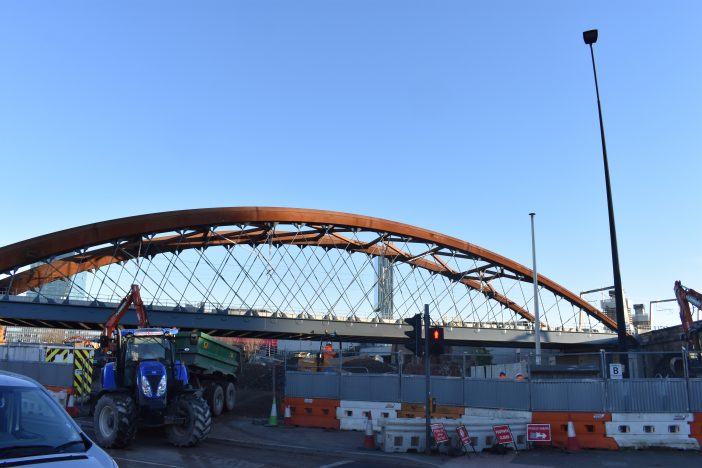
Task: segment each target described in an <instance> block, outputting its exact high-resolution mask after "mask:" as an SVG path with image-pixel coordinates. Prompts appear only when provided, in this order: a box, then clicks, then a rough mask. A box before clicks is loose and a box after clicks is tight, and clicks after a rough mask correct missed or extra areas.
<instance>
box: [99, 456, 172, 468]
mask: <svg viewBox="0 0 702 468" xmlns="http://www.w3.org/2000/svg"><path fill="white" fill-rule="evenodd" d="M112 458H114V459H115V460H123V461H127V462H133V463H143V464H144V465H153V466H167V467H169V468H185V467H184V466H183V465H166V464H163V463H155V462H148V461H144V460H134V459H133V458H121V457H112Z"/></svg>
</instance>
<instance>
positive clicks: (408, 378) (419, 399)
mask: <svg viewBox="0 0 702 468" xmlns="http://www.w3.org/2000/svg"><path fill="white" fill-rule="evenodd" d="M425 388H426V380H425V379H424V376H423V375H403V376H402V395H401V399H400V401H401V402H402V403H418V404H422V405H423V404H424V402H425V401H426V398H427V397H426V394H425V392H426V390H425Z"/></svg>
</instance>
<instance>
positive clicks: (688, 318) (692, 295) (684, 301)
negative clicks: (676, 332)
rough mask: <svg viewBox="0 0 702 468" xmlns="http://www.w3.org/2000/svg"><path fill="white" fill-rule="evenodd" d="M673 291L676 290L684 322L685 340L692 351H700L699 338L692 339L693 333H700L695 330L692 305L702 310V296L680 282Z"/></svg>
mask: <svg viewBox="0 0 702 468" xmlns="http://www.w3.org/2000/svg"><path fill="white" fill-rule="evenodd" d="M673 289H674V290H675V298H676V299H677V300H678V306H679V307H680V320H681V322H682V326H683V332H684V334H685V339H686V340H687V342H688V343H689V346H690V349H691V350H693V351H700V343H699V338H697V337H696V338H695V339H692V337H691V334H692V333H691V332H697V333H699V330H693V323H694V320H693V318H692V311H691V310H690V304H692V305H693V306H695V307H697V308H698V309H702V294H700V293H698V292H697V291H695V290H694V289H690V288H686V287H685V286H683V285H682V283H681V282H680V281H676V282H675V286H674V288H673Z"/></svg>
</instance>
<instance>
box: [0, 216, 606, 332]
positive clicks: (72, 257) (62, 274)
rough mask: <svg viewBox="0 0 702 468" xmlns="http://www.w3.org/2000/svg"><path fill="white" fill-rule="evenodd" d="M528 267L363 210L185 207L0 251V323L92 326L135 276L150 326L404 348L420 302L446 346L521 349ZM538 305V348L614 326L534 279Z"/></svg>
mask: <svg viewBox="0 0 702 468" xmlns="http://www.w3.org/2000/svg"><path fill="white" fill-rule="evenodd" d="M532 275H533V272H532V270H530V269H529V268H527V267H525V266H523V265H521V264H519V263H517V262H515V261H513V260H510V259H508V258H506V257H504V256H501V255H499V254H497V253H494V252H491V251H489V250H487V249H484V248H482V247H479V246H476V245H474V244H470V243H468V242H465V241H462V240H459V239H456V238H454V237H450V236H446V235H443V234H440V233H437V232H433V231H430V230H426V229H422V228H418V227H414V226H409V225H406V224H401V223H397V222H393V221H388V220H384V219H378V218H372V217H368V216H361V215H354V214H347V213H339V212H332V211H321V210H311V209H294V208H270V207H234V208H211V209H199V210H183V211H172V212H164V213H155V214H148V215H141V216H133V217H128V218H121V219H115V220H110V221H104V222H99V223H95V224H89V225H85V226H80V227H76V228H72V229H67V230H63V231H59V232H55V233H51V234H47V235H43V236H40V237H36V238H33V239H28V240H25V241H21V242H18V243H16V244H12V245H8V246H5V247H2V248H0V296H1V299H2V300H0V323H3V324H5V325H25V326H26V325H29V326H58V327H65V328H85V329H95V328H98V327H99V324H100V323H102V322H103V321H104V318H105V317H106V316H107V314H109V312H110V310H111V308H112V307H113V305H114V304H115V303H117V302H119V300H120V299H121V298H122V297H123V296H124V295H125V294H126V293H127V291H128V289H129V286H130V285H131V284H132V283H136V284H139V285H140V286H141V291H142V297H143V299H144V302H145V304H147V306H148V308H149V309H150V316H151V318H152V322H154V323H158V322H159V321H163V322H164V323H163V325H177V326H180V327H182V328H192V329H203V330H206V331H208V332H211V333H214V334H218V335H231V336H252V337H280V338H284V337H299V338H311V337H317V336H320V335H321V334H323V333H328V332H337V333H339V334H340V335H343V336H347V337H349V338H353V339H357V340H359V341H364V340H365V341H386V342H401V341H402V339H404V334H403V325H402V323H403V318H406V317H409V316H412V315H414V314H415V313H417V312H420V311H421V310H422V309H423V304H429V306H430V311H431V317H432V321H433V322H435V323H436V324H439V325H444V326H446V327H448V329H447V333H446V338H447V339H448V340H450V341H454V342H457V343H458V342H464V343H472V342H485V341H488V342H495V343H496V342H505V341H507V342H521V343H527V342H530V341H533V337H532V333H533V328H534V326H533V322H534V315H533V311H532V304H533V276H532ZM57 286H58V287H57ZM538 299H539V304H540V310H541V321H542V330H543V331H544V334H543V336H544V338H545V340H544V341H545V345H547V346H548V345H549V343H551V344H553V345H557V344H559V343H590V342H598V343H600V342H602V341H603V340H604V339H609V338H611V337H612V336H613V335H612V334H611V331H612V330H616V322H614V320H612V319H611V318H610V317H608V316H607V315H605V314H604V313H603V312H601V311H600V310H598V309H597V308H595V307H594V306H593V305H592V304H590V303H589V302H587V301H584V300H583V299H582V298H581V297H579V296H578V295H576V294H574V293H572V292H571V291H569V290H567V289H566V288H564V287H562V286H560V285H559V284H557V283H556V282H554V281H552V280H550V279H548V278H547V277H544V276H541V275H539V277H538ZM128 320H131V321H132V322H133V318H131V319H128ZM167 322H170V323H167ZM481 331H482V332H484V333H483V334H482V335H477V334H478V333H480V332H481ZM471 332H472V333H471ZM595 333H597V335H593V334H595ZM559 337H562V338H559Z"/></svg>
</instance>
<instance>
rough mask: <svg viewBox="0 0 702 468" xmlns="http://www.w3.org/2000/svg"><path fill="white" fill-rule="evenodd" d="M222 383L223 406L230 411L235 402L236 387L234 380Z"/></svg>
mask: <svg viewBox="0 0 702 468" xmlns="http://www.w3.org/2000/svg"><path fill="white" fill-rule="evenodd" d="M222 385H223V386H224V408H225V409H226V410H227V411H231V410H233V409H234V403H236V387H235V386H234V382H222Z"/></svg>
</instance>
